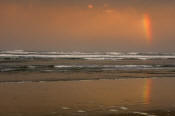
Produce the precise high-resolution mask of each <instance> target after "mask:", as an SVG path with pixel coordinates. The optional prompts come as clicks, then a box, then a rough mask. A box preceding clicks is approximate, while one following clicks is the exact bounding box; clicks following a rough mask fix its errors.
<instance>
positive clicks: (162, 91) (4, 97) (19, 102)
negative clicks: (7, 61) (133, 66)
mask: <svg viewBox="0 0 175 116" xmlns="http://www.w3.org/2000/svg"><path fill="white" fill-rule="evenodd" d="M174 83H175V78H161V79H152V78H144V79H118V80H89V81H59V82H18V83H16V82H10V83H9V82H6V83H0V93H1V94H0V98H1V99H0V115H1V116H23V115H24V116H31V115H32V116H60V115H67V116H71V115H72V116H74V115H84V116H86V115H92V116H96V115H99V116H111V115H121V116H122V115H124V116H125V115H131V116H135V115H138V116H142V115H145V116H151V115H152V116H154V115H156V116H159V115H160V116H164V115H172V116H173V115H174V109H175V99H174V98H175V93H174V91H175V85H174Z"/></svg>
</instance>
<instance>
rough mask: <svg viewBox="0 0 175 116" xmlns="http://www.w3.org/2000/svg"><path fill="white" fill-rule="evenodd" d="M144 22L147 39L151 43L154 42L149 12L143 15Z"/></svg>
mask: <svg viewBox="0 0 175 116" xmlns="http://www.w3.org/2000/svg"><path fill="white" fill-rule="evenodd" d="M143 24H144V30H145V35H146V40H147V41H148V42H149V43H150V42H152V27H151V19H150V16H149V14H146V13H145V14H144V16H143Z"/></svg>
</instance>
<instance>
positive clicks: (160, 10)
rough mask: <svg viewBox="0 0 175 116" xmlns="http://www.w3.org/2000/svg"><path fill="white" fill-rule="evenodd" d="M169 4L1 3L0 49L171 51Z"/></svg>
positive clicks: (110, 0)
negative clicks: (149, 37)
mask: <svg viewBox="0 0 175 116" xmlns="http://www.w3.org/2000/svg"><path fill="white" fill-rule="evenodd" d="M174 6H175V0H1V1H0V49H6V50H8V49H10V50H11V49H24V50H57V51H149V52H153V51H162V52H167V51H168V52H173V51H175V47H174V45H175V13H174V11H175V7H174ZM145 14H147V15H148V16H149V21H150V27H149V28H150V29H149V30H150V31H151V33H152V34H151V36H152V37H151V38H152V39H151V41H150V42H148V41H147V40H148V38H147V37H148V36H147V33H146V32H145V31H146V30H145V25H144V15H145ZM147 31H148V28H147Z"/></svg>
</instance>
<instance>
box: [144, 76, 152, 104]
mask: <svg viewBox="0 0 175 116" xmlns="http://www.w3.org/2000/svg"><path fill="white" fill-rule="evenodd" d="M151 88H152V79H151V78H148V79H146V80H145V83H144V93H143V94H144V96H143V97H144V103H145V104H150V102H151V101H150V100H151Z"/></svg>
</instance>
